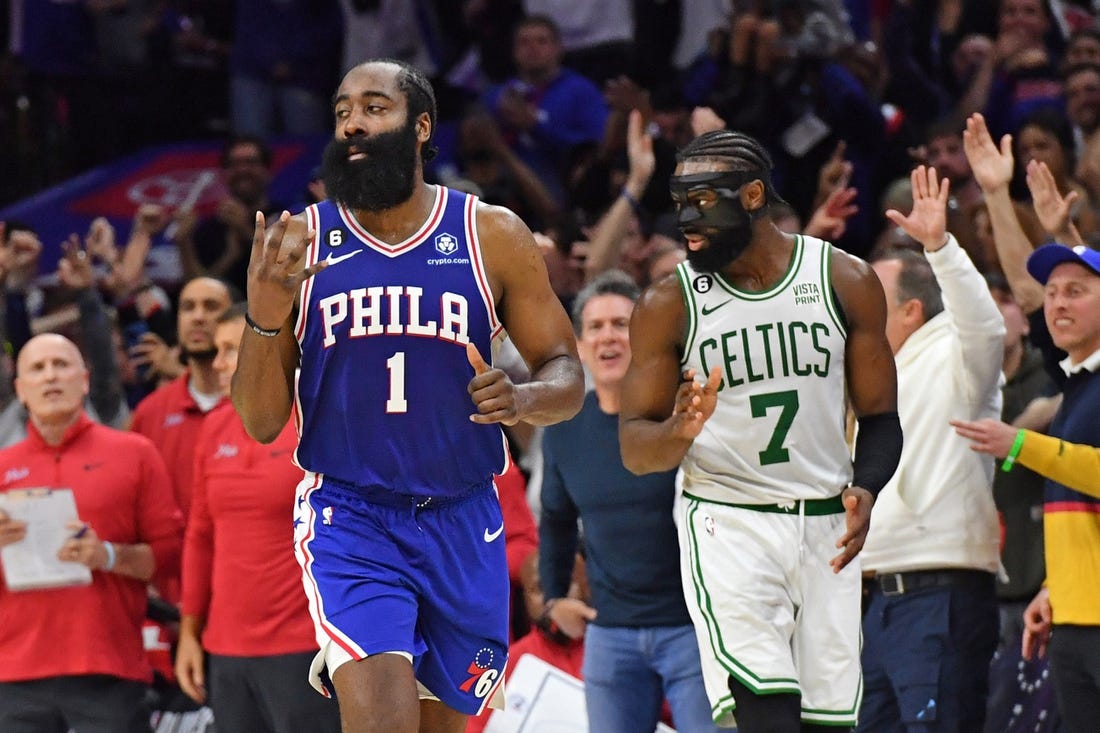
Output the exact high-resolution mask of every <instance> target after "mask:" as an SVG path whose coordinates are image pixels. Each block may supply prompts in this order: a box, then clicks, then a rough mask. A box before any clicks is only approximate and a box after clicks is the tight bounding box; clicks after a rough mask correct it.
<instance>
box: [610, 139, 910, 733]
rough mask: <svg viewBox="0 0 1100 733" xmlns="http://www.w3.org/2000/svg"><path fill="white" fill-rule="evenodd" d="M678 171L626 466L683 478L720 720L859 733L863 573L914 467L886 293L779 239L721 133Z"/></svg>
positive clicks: (639, 360)
mask: <svg viewBox="0 0 1100 733" xmlns="http://www.w3.org/2000/svg"><path fill="white" fill-rule="evenodd" d="M678 160H679V164H678V165H677V168H676V172H675V175H674V176H673V178H672V180H671V189H672V197H673V199H674V201H675V202H676V205H677V208H678V211H679V224H680V230H681V231H682V232H683V234H684V236H685V237H686V239H687V243H688V261H687V262H685V263H682V264H681V265H679V267H678V269H677V272H676V274H675V275H674V276H670V277H667V278H665V279H664V280H661V281H659V282H657V283H655V284H654V285H652V286H651V287H650V288H649V289H648V290H647V291H646V292H645V293H644V294H643V295H642V297H641V299H640V300H639V301H638V304H637V309H636V310H635V313H634V317H633V318H632V319H631V329H630V340H631V348H632V350H633V360H632V362H631V365H630V370H629V372H628V374H627V376H626V379H625V381H624V384H623V398H622V399H623V402H622V410H621V412H620V423H619V433H620V441H621V445H622V452H623V461H624V463H625V465H626V466H627V468H629V469H630V470H632V471H634V472H636V473H647V472H651V471H662V470H668V469H670V468H675V467H676V466H680V468H681V472H682V483H683V494H684V497H683V498H684V500H683V502H682V503H681V507H680V510H679V515H678V517H677V520H678V523H679V536H680V545H681V558H682V562H683V578H684V591H685V596H686V598H687V602H688V607H689V609H690V610H691V613H692V620H693V622H694V624H695V627H696V635H697V637H698V640H699V645H700V651H701V657H702V663H703V677H704V681H705V683H706V686H707V694H708V696H709V698H710V702H711V705H712V712H713V715H714V717H715V720H716V721H718V722H719V723H720V724H726V725H729V724H731V723H732V716H733V714H734V710H735V709H736V722H737V725H738V729H739V730H741V731H742V733H758V732H760V731H768V732H769V733H772V732H774V733H795V732H805V731H826V730H828V731H836V730H837V728H838V727H840V728H844V727H850V726H853V725H855V722H856V713H857V711H858V709H859V701H860V694H861V690H862V687H861V677H860V666H859V646H860V643H859V640H860V596H861V579H860V570H859V563H858V562H853V560H854V559H855V557H856V555H857V554H858V553H859V551H860V549H861V548H862V546H863V542H864V539H865V538H866V536H867V530H868V526H869V521H870V515H871V506H872V504H873V502H874V497H875V495H876V493H877V492H878V491H879V490H880V489H881V488H882V486H883V485H884V484H885V483H886V482H887V481H888V480H889V478H890V476H891V475H892V474H893V472H894V469H895V467H896V465H897V461H898V457H899V455H900V452H901V430H900V427H899V424H898V416H897V383H896V371H895V368H894V363H893V355H892V353H891V351H890V345H889V343H888V342H887V339H886V335H885V323H886V304H885V299H884V296H883V290H882V286H881V285H880V284H879V281H878V279H877V278H876V276H875V274H874V272H873V271H872V270H871V268H870V267H869V266H868V265H867V264H866V263H864V262H862V261H861V260H858V259H856V258H855V257H852V256H850V255H848V254H846V253H844V252H841V251H839V250H836V249H834V248H833V247H832V246H831V245H829V244H828V243H827V242H823V241H821V240H819V239H814V238H812V237H805V236H799V235H794V236H790V235H785V234H783V233H782V232H780V231H779V230H778V229H777V228H776V227H775V225H774V224H773V223H772V221H771V219H770V217H769V216H768V210H769V206H770V204H771V203H772V202H773V201H777V200H778V197H777V196H776V194H775V191H774V189H773V187H772V183H771V176H770V169H771V160H770V159H769V157H768V154H767V152H766V151H765V150H764V149H763V148H762V147H761V146H760V144H759V143H758V142H757V141H755V140H753V139H752V138H750V137H747V136H745V135H742V134H740V133H735V132H730V131H727V130H720V131H716V132H711V133H707V134H705V135H702V136H700V137H698V138H696V139H695V140H694V141H693V142H691V143H690V144H689V145H687V146H686V147H685V148H684V149H683V150H681V152H680V155H679V157H678ZM696 375H700V376H701V377H705V378H706V382H705V383H703V382H702V381H701V380H700V381H696V380H695V376H696ZM846 397H847V399H846ZM849 403H850V405H851V408H852V409H853V411H854V412H855V415H856V418H857V420H858V424H859V431H858V438H857V442H856V454H855V455H856V457H855V461H854V465H853V461H852V459H851V457H850V456H851V453H850V451H849V448H848V445H847V443H846V441H845V411H846V406H847V405H848V404H849ZM838 548H839V553H838V552H837V550H838Z"/></svg>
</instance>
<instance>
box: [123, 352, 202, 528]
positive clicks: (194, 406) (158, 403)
mask: <svg viewBox="0 0 1100 733" xmlns="http://www.w3.org/2000/svg"><path fill="white" fill-rule="evenodd" d="M190 379H191V373H190V372H185V373H184V374H183V376H181V377H177V378H176V379H174V380H172V381H171V382H169V383H168V384H166V385H164V386H163V387H161V388H160V389H157V390H155V391H154V392H152V393H151V394H149V395H147V396H146V397H145V399H143V400H142V401H141V402H139V403H138V406H137V407H136V408H135V409H134V419H133V422H131V424H130V429H131V430H133V431H134V432H135V433H141V434H142V435H144V436H145V437H146V438H148V439H149V440H151V441H153V445H155V446H156V447H157V450H159V451H160V455H161V457H162V458H164V463H165V464H166V465H167V466H168V473H169V474H171V476H172V491H173V492H174V493H175V496H176V503H177V504H178V505H179V508H180V509H181V510H182V511H183V517H184V521H186V520H187V517H188V516H189V514H190V511H191V471H192V468H193V466H194V460H195V442H196V441H197V440H198V437H199V430H200V429H201V428H202V421H203V418H205V417H206V415H207V414H208V413H204V412H203V411H202V410H201V409H200V408H199V406H198V403H196V402H195V398H194V397H192V396H191V392H190V391H188V389H187V385H188V381H189V380H190Z"/></svg>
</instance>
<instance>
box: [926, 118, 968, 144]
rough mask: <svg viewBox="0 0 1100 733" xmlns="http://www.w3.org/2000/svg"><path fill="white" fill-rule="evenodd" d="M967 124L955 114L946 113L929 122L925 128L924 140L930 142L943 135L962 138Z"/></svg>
mask: <svg viewBox="0 0 1100 733" xmlns="http://www.w3.org/2000/svg"><path fill="white" fill-rule="evenodd" d="M964 127H965V125H964V124H963V123H961V122H959V118H958V117H956V116H955V115H946V116H944V117H940V118H939V119H936V120H933V121H932V122H929V123H928V126H927V127H925V128H924V142H925V143H930V142H932V141H933V140H938V139H940V138H941V137H957V138H958V139H960V140H962V137H963V129H964Z"/></svg>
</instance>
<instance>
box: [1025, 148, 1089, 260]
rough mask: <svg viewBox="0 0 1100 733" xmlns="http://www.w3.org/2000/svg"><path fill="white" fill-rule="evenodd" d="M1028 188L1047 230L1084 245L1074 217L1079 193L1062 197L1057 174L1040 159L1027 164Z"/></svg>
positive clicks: (1036, 211)
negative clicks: (1073, 213) (1073, 211)
mask: <svg viewBox="0 0 1100 733" xmlns="http://www.w3.org/2000/svg"><path fill="white" fill-rule="evenodd" d="M1027 187H1028V190H1029V191H1031V206H1032V208H1033V209H1035V215H1036V216H1037V217H1039V223H1040V224H1041V225H1042V226H1043V229H1044V230H1046V232H1047V233H1048V234H1050V235H1052V236H1054V237H1055V238H1057V239H1060V240H1070V241H1065V242H1064V243H1065V244H1071V245H1076V244H1084V241H1083V240H1082V239H1081V234H1080V233H1079V232H1078V231H1077V227H1076V226H1074V224H1073V221H1072V219H1071V218H1070V212H1071V211H1072V210H1073V205H1074V204H1075V203H1076V202H1077V199H1078V194H1077V192H1076V191H1070V192H1069V193H1067V194H1066V195H1065V197H1063V196H1062V193H1061V191H1059V190H1058V184H1057V183H1056V182H1055V181H1054V175H1053V174H1052V173H1051V172H1050V168H1048V167H1047V164H1046V163H1044V162H1042V161H1040V160H1029V161H1028V163H1027Z"/></svg>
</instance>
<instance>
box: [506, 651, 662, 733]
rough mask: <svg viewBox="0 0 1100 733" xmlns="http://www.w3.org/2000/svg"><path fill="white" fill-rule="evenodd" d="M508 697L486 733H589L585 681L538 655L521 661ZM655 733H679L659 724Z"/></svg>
mask: <svg viewBox="0 0 1100 733" xmlns="http://www.w3.org/2000/svg"><path fill="white" fill-rule="evenodd" d="M506 698H507V702H506V703H505V707H504V709H503V710H494V711H493V714H492V715H491V716H490V717H489V722H488V723H486V725H485V733H589V730H588V713H587V711H586V709H585V701H584V682H582V681H581V680H579V679H577V678H576V677H574V676H572V675H570V674H567V673H565V672H563V671H561V670H560V669H558V668H557V667H554V666H552V665H550V664H548V663H547V662H545V661H543V660H542V659H539V658H538V657H536V656H535V655H534V654H524V655H523V656H522V657H520V658H519V661H518V662H517V663H516V668H515V669H514V670H513V671H512V674H511V675H510V676H509V677H508V684H507V694H506ZM594 733H600V732H599V731H595V732H594ZM654 733H676V731H675V730H674V729H673V728H669V727H668V726H667V725H665V724H664V723H657V729H656V731H655V732H654Z"/></svg>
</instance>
